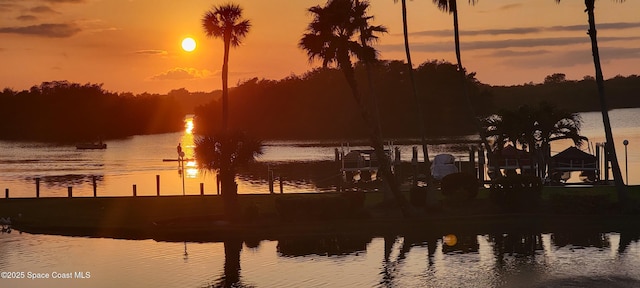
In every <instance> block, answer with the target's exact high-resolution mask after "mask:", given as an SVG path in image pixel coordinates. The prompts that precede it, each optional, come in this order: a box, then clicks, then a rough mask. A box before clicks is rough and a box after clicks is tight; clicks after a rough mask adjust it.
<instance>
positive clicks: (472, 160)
mask: <svg viewBox="0 0 640 288" xmlns="http://www.w3.org/2000/svg"><path fill="white" fill-rule="evenodd" d="M469 173H470V174H471V175H478V172H477V171H476V146H471V147H469Z"/></svg>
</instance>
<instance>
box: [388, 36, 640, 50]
mask: <svg viewBox="0 0 640 288" xmlns="http://www.w3.org/2000/svg"><path fill="white" fill-rule="evenodd" d="M635 40H640V36H636V37H600V38H598V42H602V43H604V42H612V41H635ZM585 43H589V38H588V37H552V38H522V39H506V40H488V41H467V42H462V43H461V49H462V50H465V51H469V50H482V49H505V48H533V47H545V46H547V47H548V46H566V45H574V44H585ZM379 47H380V50H383V51H404V45H402V44H389V45H380V46H379ZM411 49H412V50H413V51H420V52H442V51H450V50H451V49H453V41H445V42H429V43H418V44H412V45H411Z"/></svg>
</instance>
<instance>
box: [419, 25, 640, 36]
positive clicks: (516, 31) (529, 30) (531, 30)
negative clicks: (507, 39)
mask: <svg viewBox="0 0 640 288" xmlns="http://www.w3.org/2000/svg"><path fill="white" fill-rule="evenodd" d="M634 28H640V22H616V23H600V24H598V26H597V29H598V30H607V29H612V30H621V29H634ZM587 29H588V27H587V23H585V24H584V25H566V26H551V27H519V28H510V29H483V30H460V35H462V36H482V35H491V36H497V35H524V34H536V33H543V32H575V31H587ZM409 35H411V36H431V37H449V36H453V30H451V29H446V30H427V31H418V32H413V33H409Z"/></svg>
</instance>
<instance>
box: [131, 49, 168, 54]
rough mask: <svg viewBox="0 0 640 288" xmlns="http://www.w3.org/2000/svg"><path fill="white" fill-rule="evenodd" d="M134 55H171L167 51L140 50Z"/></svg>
mask: <svg viewBox="0 0 640 288" xmlns="http://www.w3.org/2000/svg"><path fill="white" fill-rule="evenodd" d="M133 53H135V54H141V55H167V54H169V53H168V52H167V51H165V50H138V51H136V52H133Z"/></svg>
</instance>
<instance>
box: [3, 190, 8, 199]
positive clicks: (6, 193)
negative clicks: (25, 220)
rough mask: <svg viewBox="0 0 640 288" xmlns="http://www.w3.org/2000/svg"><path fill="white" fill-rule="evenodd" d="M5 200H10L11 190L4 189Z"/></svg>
mask: <svg viewBox="0 0 640 288" xmlns="http://www.w3.org/2000/svg"><path fill="white" fill-rule="evenodd" d="M4 198H7V199H9V188H6V189H4Z"/></svg>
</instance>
